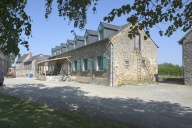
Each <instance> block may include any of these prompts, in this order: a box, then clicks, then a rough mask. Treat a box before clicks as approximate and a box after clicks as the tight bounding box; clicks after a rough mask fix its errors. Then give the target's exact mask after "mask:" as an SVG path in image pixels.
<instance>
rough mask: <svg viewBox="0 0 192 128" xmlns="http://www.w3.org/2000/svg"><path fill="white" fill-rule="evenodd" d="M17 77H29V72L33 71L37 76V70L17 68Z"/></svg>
mask: <svg viewBox="0 0 192 128" xmlns="http://www.w3.org/2000/svg"><path fill="white" fill-rule="evenodd" d="M15 71H16V77H29V74H30V73H32V74H33V76H35V70H22V69H16V70H15Z"/></svg>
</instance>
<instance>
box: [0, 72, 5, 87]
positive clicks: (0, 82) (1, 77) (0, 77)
mask: <svg viewBox="0 0 192 128" xmlns="http://www.w3.org/2000/svg"><path fill="white" fill-rule="evenodd" d="M3 82H4V73H3V71H2V70H1V69H0V86H3Z"/></svg>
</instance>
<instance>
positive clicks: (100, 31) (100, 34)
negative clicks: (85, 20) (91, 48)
mask: <svg viewBox="0 0 192 128" xmlns="http://www.w3.org/2000/svg"><path fill="white" fill-rule="evenodd" d="M102 39H103V30H102V29H101V30H99V40H102Z"/></svg>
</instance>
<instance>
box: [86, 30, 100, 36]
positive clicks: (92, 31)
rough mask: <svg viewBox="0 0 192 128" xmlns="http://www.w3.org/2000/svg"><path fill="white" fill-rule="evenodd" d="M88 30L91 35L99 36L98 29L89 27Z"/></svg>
mask: <svg viewBox="0 0 192 128" xmlns="http://www.w3.org/2000/svg"><path fill="white" fill-rule="evenodd" d="M87 32H88V33H89V35H92V36H98V33H97V31H94V30H89V29H87Z"/></svg>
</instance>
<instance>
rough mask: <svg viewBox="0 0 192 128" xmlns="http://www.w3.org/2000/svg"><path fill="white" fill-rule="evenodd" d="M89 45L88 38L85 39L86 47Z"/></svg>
mask: <svg viewBox="0 0 192 128" xmlns="http://www.w3.org/2000/svg"><path fill="white" fill-rule="evenodd" d="M87 44H89V40H88V36H86V37H85V45H87Z"/></svg>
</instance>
